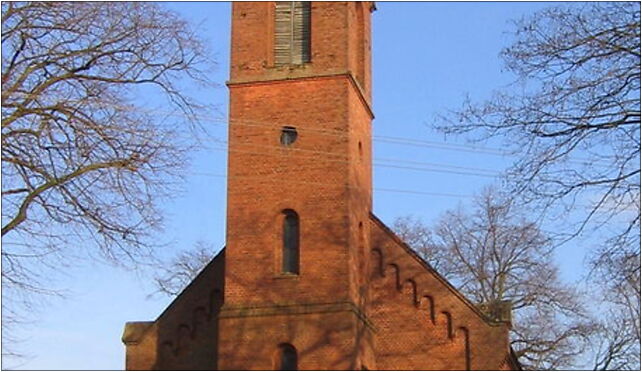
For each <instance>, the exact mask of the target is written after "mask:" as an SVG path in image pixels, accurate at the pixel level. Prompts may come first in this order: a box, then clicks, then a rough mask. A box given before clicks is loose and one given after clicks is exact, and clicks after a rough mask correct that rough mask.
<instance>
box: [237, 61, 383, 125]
mask: <svg viewBox="0 0 642 372" xmlns="http://www.w3.org/2000/svg"><path fill="white" fill-rule="evenodd" d="M338 78H347V79H348V81H349V82H350V85H351V86H352V87H353V88H354V90H355V91H356V92H357V95H358V96H359V100H360V101H361V103H363V106H364V107H365V108H366V111H367V112H368V115H370V119H374V117H375V116H374V112H373V111H372V105H371V104H370V101H369V100H368V99H367V98H366V95H365V92H364V90H363V88H362V87H361V85H360V84H359V82H358V81H357V79H356V78H355V77H354V74H353V73H352V72H351V71H339V72H334V73H328V74H313V75H312V74H311V75H308V74H301V75H298V74H297V75H286V76H279V77H265V78H252V79H236V80H228V81H226V82H225V85H227V86H228V87H229V88H230V89H231V88H234V87H242V86H251V85H267V84H283V83H290V82H293V81H305V80H308V81H309V80H326V79H338Z"/></svg>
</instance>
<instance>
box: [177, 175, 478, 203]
mask: <svg viewBox="0 0 642 372" xmlns="http://www.w3.org/2000/svg"><path fill="white" fill-rule="evenodd" d="M189 173H190V174H192V175H196V176H204V177H217V178H228V176H227V175H225V174H219V173H209V172H189ZM235 178H242V179H260V180H261V181H263V182H271V183H288V184H292V183H294V184H304V185H315V186H337V185H339V183H329V182H317V181H302V180H291V179H288V180H283V179H279V180H269V179H267V178H265V176H235ZM346 187H348V188H354V187H350V186H347V185H346ZM373 191H383V192H392V193H402V194H414V195H428V196H443V197H450V198H471V197H473V195H464V194H452V193H442V192H430V191H418V190H404V189H391V188H380V187H374V188H373ZM238 192H244V191H243V190H241V191H238Z"/></svg>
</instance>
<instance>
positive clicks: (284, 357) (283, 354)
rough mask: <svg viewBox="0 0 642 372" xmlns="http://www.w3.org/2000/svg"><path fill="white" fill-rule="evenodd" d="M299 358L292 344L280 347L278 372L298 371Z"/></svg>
mask: <svg viewBox="0 0 642 372" xmlns="http://www.w3.org/2000/svg"><path fill="white" fill-rule="evenodd" d="M297 364H298V357H297V354H296V349H295V348H294V346H292V345H290V344H281V345H279V355H278V360H277V368H276V369H277V370H279V371H296V370H297V369H298V366H297Z"/></svg>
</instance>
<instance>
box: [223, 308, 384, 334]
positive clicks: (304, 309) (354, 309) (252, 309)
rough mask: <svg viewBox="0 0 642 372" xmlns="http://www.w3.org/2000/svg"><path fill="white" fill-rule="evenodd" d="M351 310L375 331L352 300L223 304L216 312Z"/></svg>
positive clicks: (257, 313) (240, 314)
mask: <svg viewBox="0 0 642 372" xmlns="http://www.w3.org/2000/svg"><path fill="white" fill-rule="evenodd" d="M340 312H351V313H353V314H354V315H356V316H357V318H359V320H361V321H362V322H363V323H364V324H365V325H366V326H367V327H368V328H370V329H371V330H372V331H375V332H376V328H375V326H374V325H373V324H372V322H371V321H370V319H369V318H368V317H367V316H366V314H365V313H364V312H363V311H362V310H361V309H360V308H359V306H357V305H355V304H354V303H353V302H350V301H346V302H333V303H301V304H282V305H279V304H276V305H268V306H260V305H245V306H243V305H241V306H239V305H236V306H230V305H223V307H222V308H221V311H220V312H219V314H218V317H219V319H224V318H247V317H260V316H274V315H301V314H322V313H340Z"/></svg>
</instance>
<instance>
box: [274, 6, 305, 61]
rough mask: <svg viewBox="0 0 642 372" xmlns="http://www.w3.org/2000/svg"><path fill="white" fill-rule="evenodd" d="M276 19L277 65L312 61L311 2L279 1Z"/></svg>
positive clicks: (275, 52)
mask: <svg viewBox="0 0 642 372" xmlns="http://www.w3.org/2000/svg"><path fill="white" fill-rule="evenodd" d="M274 21H275V22H274V63H275V65H277V66H283V65H300V64H302V63H306V62H310V2H308V1H277V2H276V11H275V19H274Z"/></svg>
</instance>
